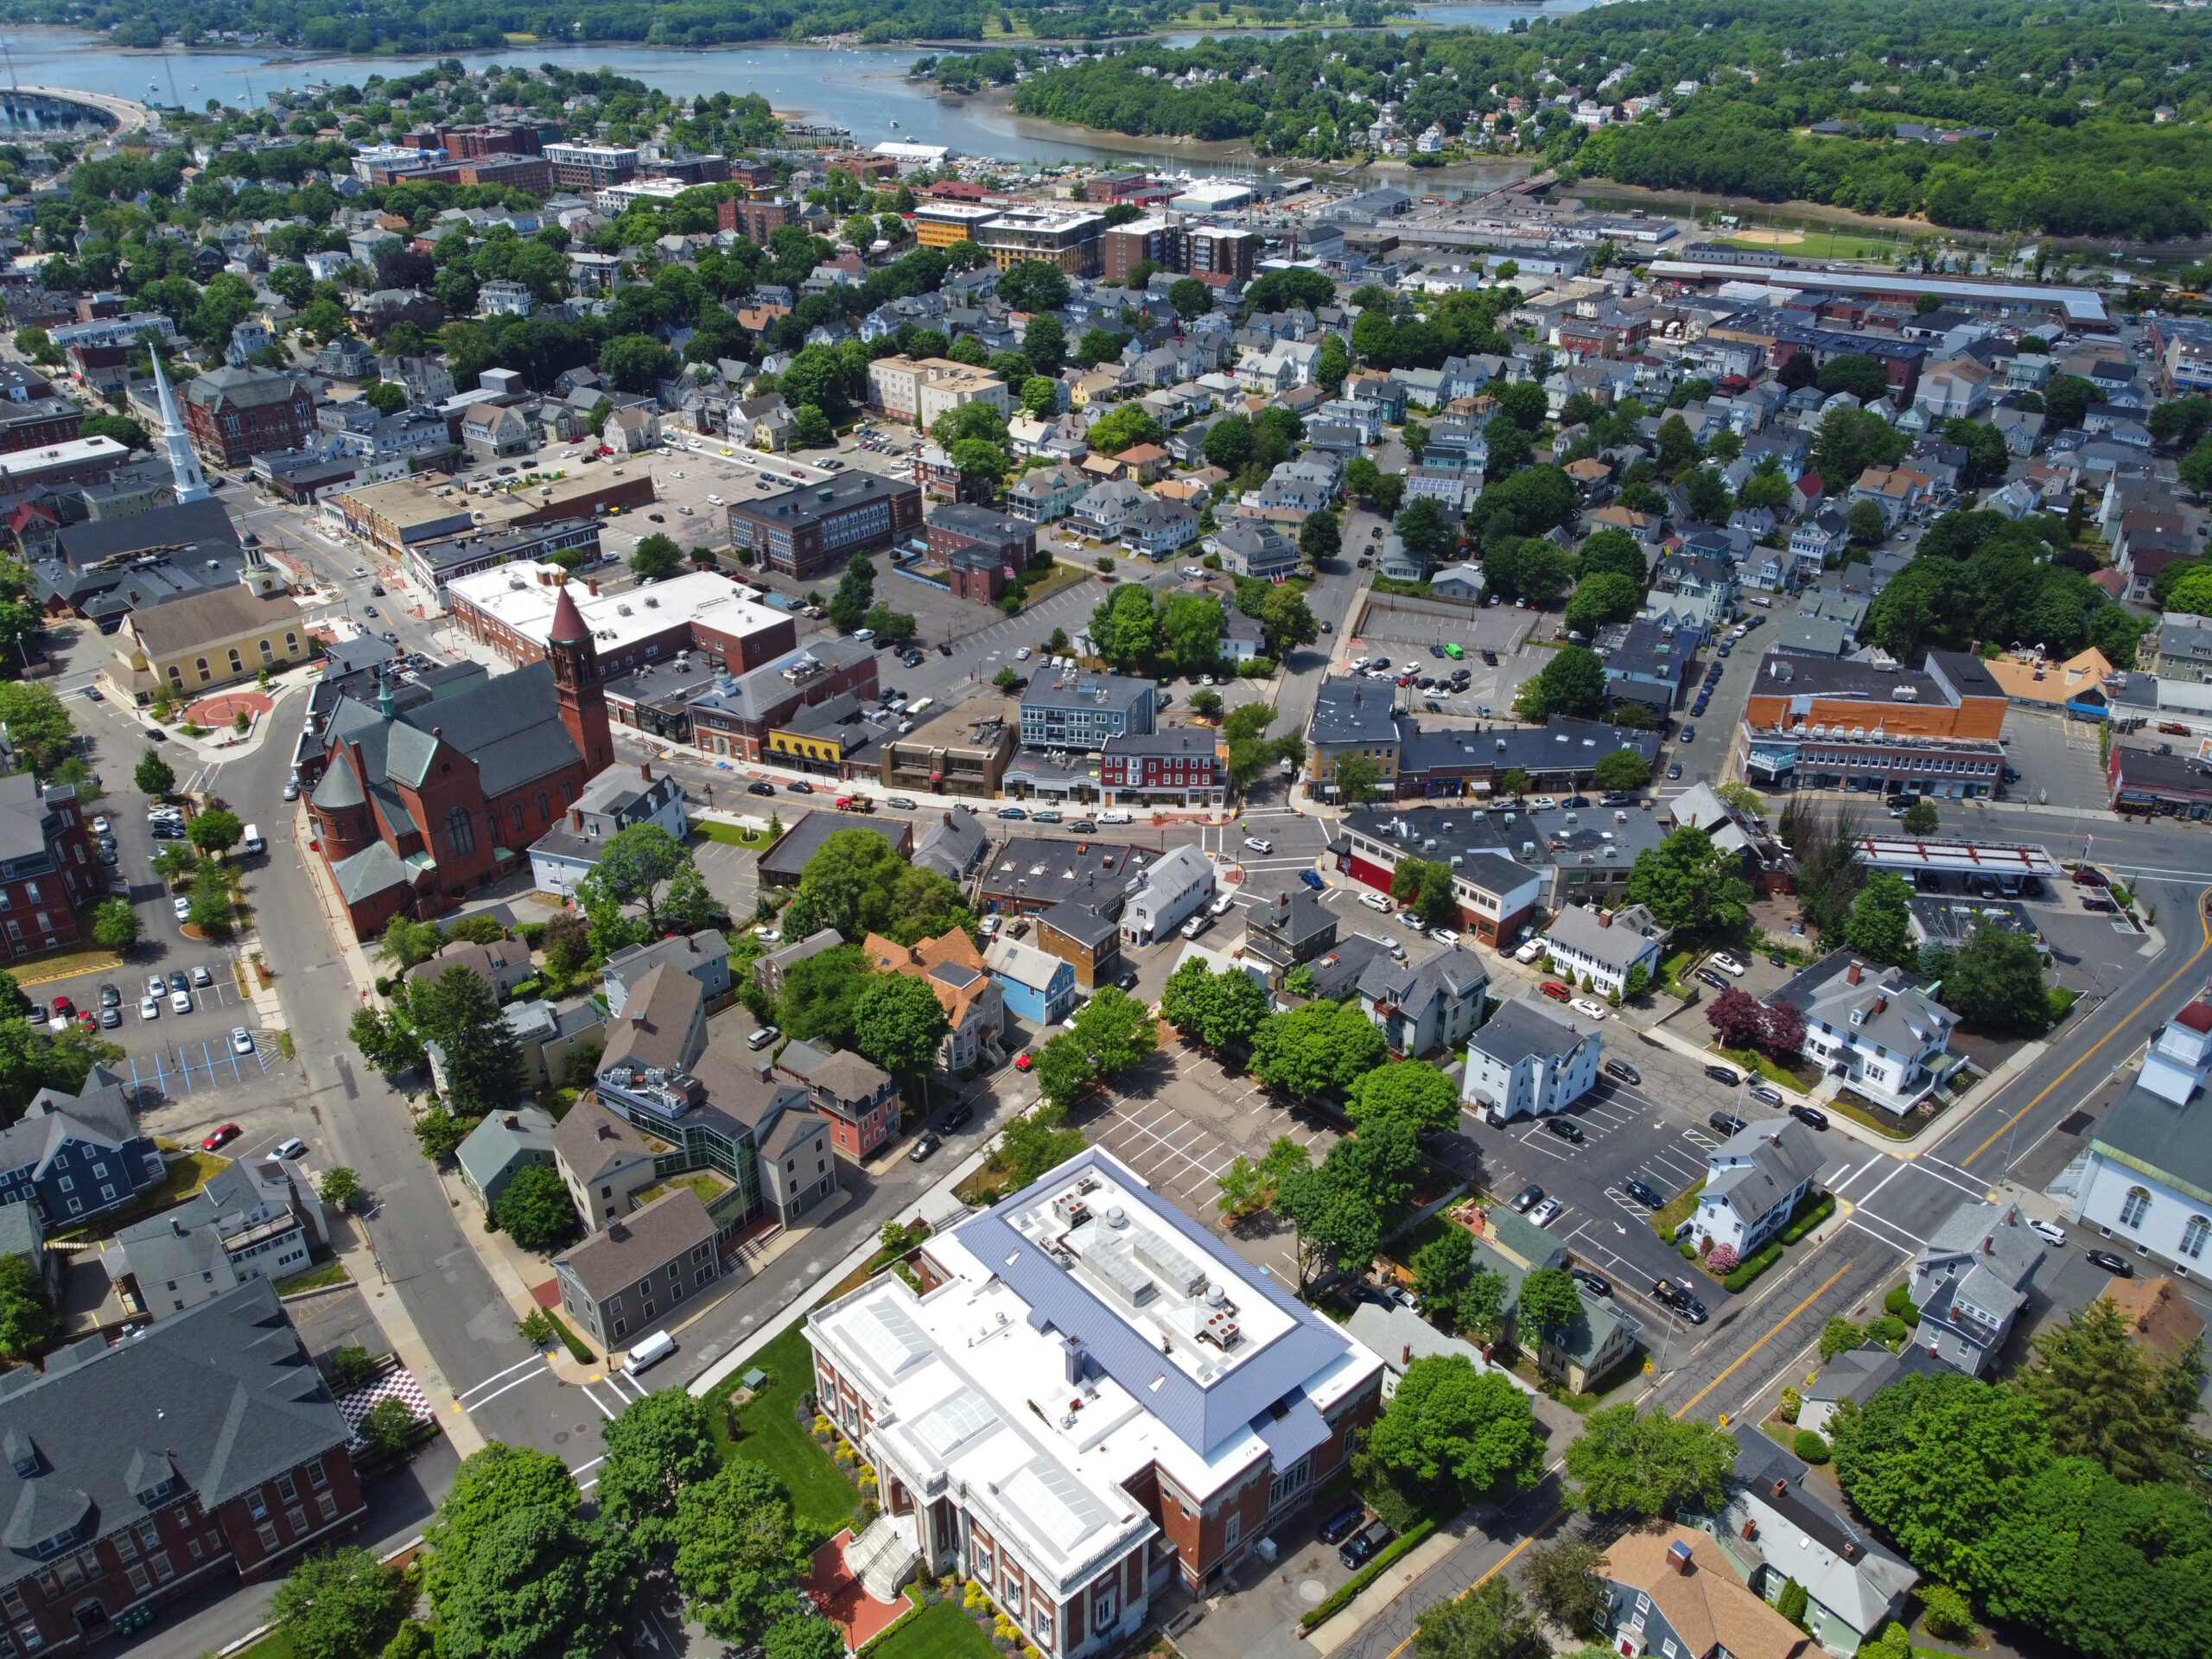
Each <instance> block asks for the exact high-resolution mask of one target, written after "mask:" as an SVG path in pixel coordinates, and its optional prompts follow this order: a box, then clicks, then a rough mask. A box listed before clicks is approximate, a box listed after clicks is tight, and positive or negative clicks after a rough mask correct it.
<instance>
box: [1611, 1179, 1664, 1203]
mask: <svg viewBox="0 0 2212 1659" xmlns="http://www.w3.org/2000/svg"><path fill="white" fill-rule="evenodd" d="M1621 1191H1622V1192H1625V1193H1627V1194H1628V1195H1629V1197H1630V1198H1634V1199H1635V1200H1636V1201H1637V1203H1638V1204H1640V1205H1643V1207H1644V1208H1645V1209H1647V1210H1663V1209H1665V1208H1666V1207H1667V1200H1666V1199H1664V1198H1661V1197H1660V1196H1659V1194H1658V1192H1657V1191H1656V1189H1654V1188H1653V1187H1652V1185H1650V1183H1649V1182H1648V1181H1639V1180H1637V1179H1636V1178H1635V1177H1634V1176H1632V1175H1631V1176H1630V1177H1629V1178H1628V1179H1626V1180H1624V1181H1623V1182H1622V1183H1621Z"/></svg>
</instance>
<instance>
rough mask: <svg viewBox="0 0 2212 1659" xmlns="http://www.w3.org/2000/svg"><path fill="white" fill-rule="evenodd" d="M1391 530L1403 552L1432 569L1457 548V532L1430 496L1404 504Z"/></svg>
mask: <svg viewBox="0 0 2212 1659" xmlns="http://www.w3.org/2000/svg"><path fill="white" fill-rule="evenodd" d="M1395 527H1396V529H1397V532H1398V539H1399V540H1400V541H1402V542H1403V543H1405V546H1406V551H1407V552H1408V553H1411V554H1413V555H1414V556H1416V557H1418V558H1419V559H1420V560H1421V562H1422V563H1424V564H1426V565H1427V566H1429V567H1430V568H1432V569H1433V568H1434V567H1435V566H1436V565H1438V564H1440V563H1442V562H1443V561H1444V560H1445V559H1446V557H1447V556H1449V555H1450V554H1451V552H1452V549H1453V548H1454V547H1456V546H1458V545H1459V531H1458V530H1457V529H1456V528H1455V527H1454V526H1453V524H1452V520H1451V518H1450V517H1449V516H1448V515H1447V514H1446V512H1445V511H1444V507H1443V504H1442V503H1440V502H1439V501H1437V500H1436V499H1434V498H1433V497H1430V496H1426V495H1425V496H1422V497H1421V498H1419V499H1416V500H1413V501H1408V502H1407V503H1406V505H1404V506H1402V507H1401V508H1400V509H1399V510H1398V517H1397V518H1396V520H1395Z"/></svg>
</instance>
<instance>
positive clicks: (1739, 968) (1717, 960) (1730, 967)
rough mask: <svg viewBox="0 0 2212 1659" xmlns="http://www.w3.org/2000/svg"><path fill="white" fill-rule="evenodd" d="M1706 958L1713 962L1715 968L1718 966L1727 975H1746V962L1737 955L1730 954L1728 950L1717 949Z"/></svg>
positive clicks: (1739, 977)
mask: <svg viewBox="0 0 2212 1659" xmlns="http://www.w3.org/2000/svg"><path fill="white" fill-rule="evenodd" d="M1706 960H1707V962H1709V963H1712V964H1713V966H1714V967H1715V968H1718V969H1719V970H1720V971H1721V972H1722V973H1724V974H1726V975H1727V976H1729V978H1731V979H1741V978H1742V977H1743V976H1744V973H1745V968H1744V964H1743V963H1740V962H1738V961H1737V960H1736V958H1735V957H1732V956H1730V955H1729V954H1728V953H1727V952H1726V950H1716V951H1714V952H1713V954H1712V955H1711V956H1710V957H1707V958H1706Z"/></svg>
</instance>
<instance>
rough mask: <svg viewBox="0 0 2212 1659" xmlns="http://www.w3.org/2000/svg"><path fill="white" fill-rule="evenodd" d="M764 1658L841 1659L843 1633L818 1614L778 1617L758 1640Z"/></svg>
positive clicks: (843, 1644) (843, 1643)
mask: <svg viewBox="0 0 2212 1659" xmlns="http://www.w3.org/2000/svg"><path fill="white" fill-rule="evenodd" d="M760 1649H761V1651H762V1652H763V1653H765V1654H766V1655H767V1659H843V1655H844V1652H845V1633H844V1631H843V1630H842V1629H841V1628H840V1627H838V1626H837V1625H835V1624H831V1623H830V1622H829V1620H828V1619H826V1618H822V1617H821V1616H820V1615H819V1614H817V1613H793V1614H791V1615H790V1616H789V1617H788V1618H779V1619H778V1620H777V1621H776V1622H775V1623H774V1624H771V1625H770V1626H769V1627H768V1631H767V1634H766V1635H765V1636H763V1637H761V1638H760Z"/></svg>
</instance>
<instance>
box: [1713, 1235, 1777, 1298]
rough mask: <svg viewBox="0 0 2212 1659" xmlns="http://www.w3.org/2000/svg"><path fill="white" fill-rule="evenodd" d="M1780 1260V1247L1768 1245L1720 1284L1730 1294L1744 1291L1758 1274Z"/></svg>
mask: <svg viewBox="0 0 2212 1659" xmlns="http://www.w3.org/2000/svg"><path fill="white" fill-rule="evenodd" d="M1781 1260H1782V1246H1781V1245H1779V1244H1769V1245H1767V1246H1766V1247H1765V1248H1764V1249H1761V1250H1760V1251H1759V1252H1758V1255H1754V1256H1751V1258H1750V1259H1748V1260H1747V1261H1745V1262H1744V1264H1743V1265H1742V1266H1741V1267H1739V1268H1737V1269H1736V1271H1735V1272H1733V1273H1732V1274H1729V1275H1728V1276H1727V1277H1726V1279H1723V1280H1722V1281H1720V1282H1721V1283H1722V1284H1723V1285H1725V1286H1726V1287H1728V1290H1729V1291H1730V1293H1731V1294H1733V1293H1734V1292H1736V1291H1739V1290H1742V1289H1744V1288H1745V1287H1746V1286H1748V1285H1749V1284H1750V1283H1751V1281H1752V1280H1754V1279H1756V1278H1758V1276H1759V1274H1763V1273H1764V1272H1765V1271H1766V1270H1767V1269H1768V1268H1770V1267H1772V1266H1773V1265H1774V1264H1775V1263H1776V1262H1779V1261H1781Z"/></svg>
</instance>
